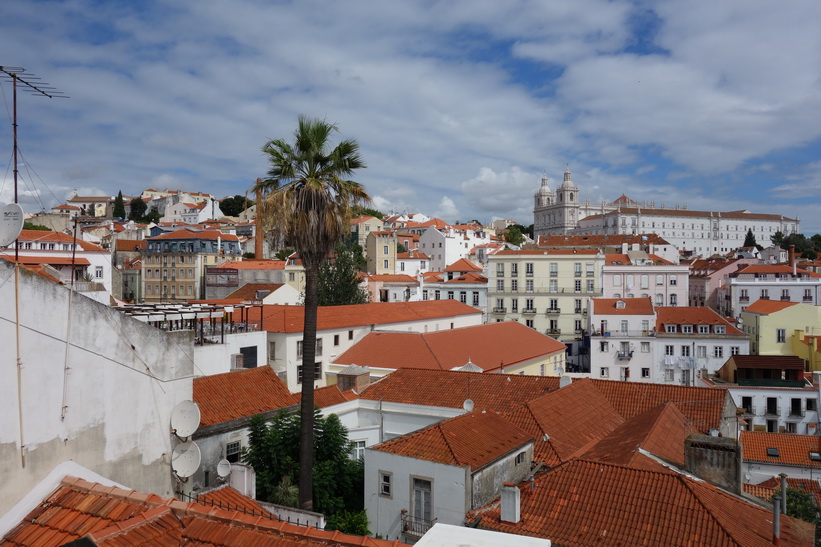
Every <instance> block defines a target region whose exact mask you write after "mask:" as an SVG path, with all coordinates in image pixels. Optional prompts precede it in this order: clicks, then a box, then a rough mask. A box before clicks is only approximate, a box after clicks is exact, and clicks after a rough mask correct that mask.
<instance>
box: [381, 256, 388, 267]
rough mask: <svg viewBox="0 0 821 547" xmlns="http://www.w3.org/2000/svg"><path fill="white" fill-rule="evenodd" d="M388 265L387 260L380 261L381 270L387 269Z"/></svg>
mask: <svg viewBox="0 0 821 547" xmlns="http://www.w3.org/2000/svg"><path fill="white" fill-rule="evenodd" d="M388 264H389V261H388V259H387V258H386V259H385V260H383V261H382V267H383V268H385V269H387V268H388Z"/></svg>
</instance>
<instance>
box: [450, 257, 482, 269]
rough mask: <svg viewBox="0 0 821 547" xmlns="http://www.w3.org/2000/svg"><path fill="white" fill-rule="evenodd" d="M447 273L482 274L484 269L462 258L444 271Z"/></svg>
mask: <svg viewBox="0 0 821 547" xmlns="http://www.w3.org/2000/svg"><path fill="white" fill-rule="evenodd" d="M444 271H446V272H481V271H482V268H480V267H479V266H477V265H476V264H474V263H473V262H471V261H470V260H468V259H467V258H460V259H459V260H457V261H456V262H454V263H453V264H451V265H450V266H448V267H447V268H445V269H444Z"/></svg>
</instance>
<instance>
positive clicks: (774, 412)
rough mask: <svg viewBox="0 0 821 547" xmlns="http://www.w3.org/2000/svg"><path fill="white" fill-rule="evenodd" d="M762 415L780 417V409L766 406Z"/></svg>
mask: <svg viewBox="0 0 821 547" xmlns="http://www.w3.org/2000/svg"><path fill="white" fill-rule="evenodd" d="M764 415H766V416H781V407H780V406H779V405H775V406H773V405H767V406H766V407H764Z"/></svg>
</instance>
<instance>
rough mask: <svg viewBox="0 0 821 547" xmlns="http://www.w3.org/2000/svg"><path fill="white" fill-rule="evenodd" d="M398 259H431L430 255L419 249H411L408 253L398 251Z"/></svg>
mask: <svg viewBox="0 0 821 547" xmlns="http://www.w3.org/2000/svg"><path fill="white" fill-rule="evenodd" d="M396 259H397V260H430V257H429V256H428V255H426V254H425V253H420V252H418V251H410V252H407V253H396Z"/></svg>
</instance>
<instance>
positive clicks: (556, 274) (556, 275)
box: [550, 272, 559, 277]
mask: <svg viewBox="0 0 821 547" xmlns="http://www.w3.org/2000/svg"><path fill="white" fill-rule="evenodd" d="M550 277H559V272H550Z"/></svg>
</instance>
